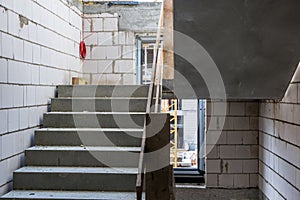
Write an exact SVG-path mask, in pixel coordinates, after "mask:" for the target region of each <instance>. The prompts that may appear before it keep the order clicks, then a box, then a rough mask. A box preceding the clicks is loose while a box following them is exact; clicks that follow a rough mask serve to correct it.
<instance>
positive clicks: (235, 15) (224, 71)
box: [174, 0, 300, 100]
mask: <svg viewBox="0 0 300 200" xmlns="http://www.w3.org/2000/svg"><path fill="white" fill-rule="evenodd" d="M174 12H175V13H174V17H175V24H174V26H175V36H174V38H175V53H176V54H177V55H176V57H175V71H176V72H175V93H176V95H177V96H178V97H179V98H195V97H197V98H205V99H209V98H214V99H222V98H224V92H223V91H224V89H225V93H226V97H227V98H228V99H276V100H280V99H281V98H282V97H283V96H284V93H285V91H286V89H287V86H288V84H289V82H290V81H291V79H292V76H293V73H294V71H295V69H296V67H297V66H298V63H299V60H300V24H299V23H300V1H299V0H188V1H187V0H174ZM215 68H217V69H218V70H215ZM218 71H219V72H220V74H218V73H219V72H218ZM223 83H224V85H223ZM223 86H224V88H223Z"/></svg>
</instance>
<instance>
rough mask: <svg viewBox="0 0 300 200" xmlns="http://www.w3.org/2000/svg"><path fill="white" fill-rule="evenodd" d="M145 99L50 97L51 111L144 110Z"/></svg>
mask: <svg viewBox="0 0 300 200" xmlns="http://www.w3.org/2000/svg"><path fill="white" fill-rule="evenodd" d="M146 104H147V100H146V99H113V100H111V99H52V101H51V110H52V111H53V112H82V111H89V112H145V110H146Z"/></svg>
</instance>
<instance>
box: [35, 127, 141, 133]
mask: <svg viewBox="0 0 300 200" xmlns="http://www.w3.org/2000/svg"><path fill="white" fill-rule="evenodd" d="M36 131H95V132H98V131H105V132H109V131H116V132H118V131H119V132H126V131H130V132H141V131H143V129H142V128H41V129H37V130H36Z"/></svg>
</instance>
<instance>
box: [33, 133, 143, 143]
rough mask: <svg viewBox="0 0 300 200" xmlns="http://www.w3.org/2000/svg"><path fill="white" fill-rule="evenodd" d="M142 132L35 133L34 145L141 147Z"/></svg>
mask: <svg viewBox="0 0 300 200" xmlns="http://www.w3.org/2000/svg"><path fill="white" fill-rule="evenodd" d="M141 136H142V132H130V131H128V132H118V131H115V132H102V131H99V132H95V131H78V132H77V131H41V130H37V131H36V132H35V144H36V145H43V146H80V145H82V144H83V145H85V146H126V147H138V146H141V139H140V138H141Z"/></svg>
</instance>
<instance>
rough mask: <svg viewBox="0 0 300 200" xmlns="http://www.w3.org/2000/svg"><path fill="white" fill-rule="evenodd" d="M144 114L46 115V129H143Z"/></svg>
mask: <svg viewBox="0 0 300 200" xmlns="http://www.w3.org/2000/svg"><path fill="white" fill-rule="evenodd" d="M143 116H144V115H142V114H130V115H128V114H66V113H59V114H56V113H47V114H44V127H45V128H143V125H144V117H143Z"/></svg>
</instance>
